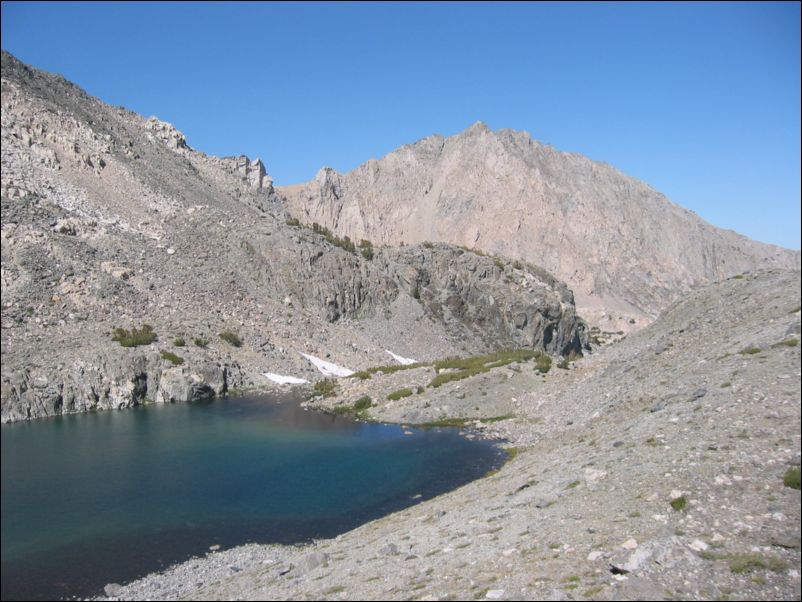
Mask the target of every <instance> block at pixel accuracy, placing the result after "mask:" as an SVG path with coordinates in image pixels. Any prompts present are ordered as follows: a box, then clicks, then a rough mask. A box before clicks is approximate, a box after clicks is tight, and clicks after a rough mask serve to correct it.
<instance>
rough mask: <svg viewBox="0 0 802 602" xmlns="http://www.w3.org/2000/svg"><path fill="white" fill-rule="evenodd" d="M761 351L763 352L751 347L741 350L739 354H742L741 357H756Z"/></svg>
mask: <svg viewBox="0 0 802 602" xmlns="http://www.w3.org/2000/svg"><path fill="white" fill-rule="evenodd" d="M760 351H761V350H760V348H759V347H751V346H750V347H746V348H744V349H741V350H740V351H739V352H738V353H740V354H741V355H755V354H756V353H760Z"/></svg>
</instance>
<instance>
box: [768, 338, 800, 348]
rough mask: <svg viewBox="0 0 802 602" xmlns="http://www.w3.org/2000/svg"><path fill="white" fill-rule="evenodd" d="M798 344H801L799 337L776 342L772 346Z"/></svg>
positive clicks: (793, 345)
mask: <svg viewBox="0 0 802 602" xmlns="http://www.w3.org/2000/svg"><path fill="white" fill-rule="evenodd" d="M797 345H799V339H786V340H784V341H780V342H779V343H774V345H772V347H796V346H797Z"/></svg>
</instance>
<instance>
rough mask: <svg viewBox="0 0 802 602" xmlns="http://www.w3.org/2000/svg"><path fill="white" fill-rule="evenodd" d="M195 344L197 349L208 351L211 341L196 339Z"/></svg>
mask: <svg viewBox="0 0 802 602" xmlns="http://www.w3.org/2000/svg"><path fill="white" fill-rule="evenodd" d="M192 342H193V343H194V344H195V347H200V348H201V349H206V346H207V345H208V344H209V339H204V338H201V337H198V338H195V339H193V341H192Z"/></svg>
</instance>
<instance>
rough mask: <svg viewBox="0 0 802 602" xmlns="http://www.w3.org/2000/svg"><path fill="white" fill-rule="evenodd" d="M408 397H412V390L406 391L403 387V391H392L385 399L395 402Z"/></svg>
mask: <svg viewBox="0 0 802 602" xmlns="http://www.w3.org/2000/svg"><path fill="white" fill-rule="evenodd" d="M410 395H412V389H407V388H406V387H405V388H403V389H398V391H393V392H392V393H390V394H389V395H388V396H387V399H389V400H390V401H397V400H399V399H402V398H403V397H409V396H410Z"/></svg>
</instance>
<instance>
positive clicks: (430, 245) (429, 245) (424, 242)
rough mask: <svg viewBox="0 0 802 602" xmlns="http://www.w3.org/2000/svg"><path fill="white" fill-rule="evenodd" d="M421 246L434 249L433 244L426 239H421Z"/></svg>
mask: <svg viewBox="0 0 802 602" xmlns="http://www.w3.org/2000/svg"><path fill="white" fill-rule="evenodd" d="M421 246H422V247H423V248H424V249H434V244H432V243H430V242H429V241H428V240H426V241H423V243H421Z"/></svg>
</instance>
